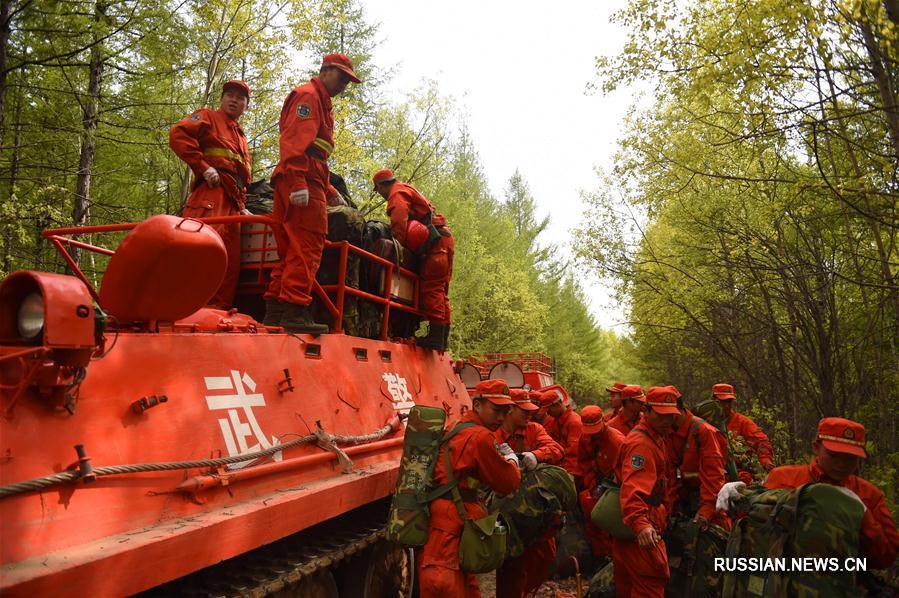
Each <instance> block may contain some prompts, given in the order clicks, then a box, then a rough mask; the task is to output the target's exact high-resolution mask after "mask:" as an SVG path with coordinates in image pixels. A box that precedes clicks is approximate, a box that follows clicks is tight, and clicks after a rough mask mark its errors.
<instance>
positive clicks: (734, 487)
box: [715, 482, 746, 511]
mask: <svg viewBox="0 0 899 598" xmlns="http://www.w3.org/2000/svg"><path fill="white" fill-rule="evenodd" d="M745 487H746V484H745V483H743V482H728V483H727V484H724V485H723V486H721V490H719V491H718V500H716V501H715V509H717V510H719V511H729V510H730V506H731V503H732V502H733V501H736V500H737V499H739V498H740V497H741V496H742V495H741V494H740V492H739V490H740V488H745Z"/></svg>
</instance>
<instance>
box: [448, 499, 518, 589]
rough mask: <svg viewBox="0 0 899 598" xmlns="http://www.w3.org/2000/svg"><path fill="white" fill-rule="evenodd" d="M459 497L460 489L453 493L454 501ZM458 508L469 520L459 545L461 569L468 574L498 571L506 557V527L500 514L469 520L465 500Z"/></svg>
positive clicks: (457, 503) (466, 522)
mask: <svg viewBox="0 0 899 598" xmlns="http://www.w3.org/2000/svg"><path fill="white" fill-rule="evenodd" d="M458 494H459V490H458V488H457V489H455V490H454V492H453V499H454V500H455V499H456V496H458ZM456 505H457V506H458V507H459V509H460V513H461V514H462V518H463V519H464V520H465V525H464V526H463V528H462V540H461V542H459V567H460V568H461V569H462V570H463V571H465V572H467V573H488V572H490V571H494V570H496V569H498V568H499V566H500V565H502V564H503V559H504V558H505V557H506V526H504V525H503V524H502V522H501V521H499V513H491V514H489V515H487V516H486V517H481V518H480V519H469V518H468V516H467V515H465V508H464V507H463V506H462V497H461V496H459V498H458V501H457V502H456Z"/></svg>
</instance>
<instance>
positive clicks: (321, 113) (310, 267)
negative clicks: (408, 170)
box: [264, 54, 360, 334]
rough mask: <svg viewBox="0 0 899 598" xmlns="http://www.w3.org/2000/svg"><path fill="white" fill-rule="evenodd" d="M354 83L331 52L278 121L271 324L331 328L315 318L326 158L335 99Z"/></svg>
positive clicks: (345, 61) (348, 65)
mask: <svg viewBox="0 0 899 598" xmlns="http://www.w3.org/2000/svg"><path fill="white" fill-rule="evenodd" d="M350 81H352V82H353V83H360V80H359V77H357V76H356V74H355V73H354V72H353V63H352V62H350V59H349V58H347V57H346V56H344V55H343V54H328V55H327V56H325V57H324V59H323V60H322V65H321V69H320V70H319V74H318V76H317V77H313V78H312V80H311V81H309V82H308V83H305V84H303V85H300V86H299V87H297V88H296V89H294V90H293V91H291V92H290V95H288V96H287V99H286V100H284V106H283V107H282V108H281V117H280V119H279V122H278V126H279V130H280V132H281V137H280V161H279V162H278V166H277V167H276V168H275V172H274V173H273V174H272V185H273V186H274V189H275V203H274V211H273V213H272V218H273V219H274V220H276V221H277V222H278V223H279V224H278V225H276V226H274V227H273V228H272V232H274V234H275V240H276V241H277V243H278V257H279V258H280V261H279V262H278V263H277V265H276V266H275V268H274V269H273V270H272V274H271V281H270V283H269V286H268V290H267V291H266V293H265V320H264V323H265V324H266V325H267V326H279V325H280V326H283V327H284V328H285V329H286V330H287V331H289V332H308V333H313V334H318V333H322V332H327V330H328V327H327V326H326V325H324V324H318V323H316V322H315V321H313V319H312V315H311V313H310V311H309V305H310V303H312V294H311V293H312V285H313V283H314V282H315V274H316V272H317V271H318V266H319V264H320V263H321V258H322V250H323V249H324V246H325V235H326V234H327V232H328V214H327V202H328V197H329V196H331V195H334V194H335V190H334V189H333V187H331V185H330V183H329V182H328V157H329V156H330V155H331V153H332V152H333V151H334V115H333V114H332V112H331V108H332V106H331V98H333V97H335V96H337V95H339V94H340V93H342V92H343V90H344V89H346V86H347V85H348V84H349V83H350Z"/></svg>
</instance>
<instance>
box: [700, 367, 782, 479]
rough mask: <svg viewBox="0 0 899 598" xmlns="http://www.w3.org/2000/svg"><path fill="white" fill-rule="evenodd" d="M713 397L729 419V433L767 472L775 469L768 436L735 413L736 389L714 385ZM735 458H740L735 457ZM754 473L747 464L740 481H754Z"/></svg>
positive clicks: (744, 417) (742, 416) (741, 468)
mask: <svg viewBox="0 0 899 598" xmlns="http://www.w3.org/2000/svg"><path fill="white" fill-rule="evenodd" d="M712 396H714V397H715V399H717V400H718V401H720V402H721V407H722V408H723V409H724V417H725V418H726V419H727V431H728V433H730V434H734V435H737V436H739V437H741V438H742V439H743V440H744V441H745V442H746V443H747V444H748V445H749V448H750V450H752V451H753V452H754V453H755V455H756V456H757V457H758V460H759V465H761V466H762V468H763V469H764V470H765V471H771V470H772V469H774V449H773V448H772V447H771V441H770V440H769V439H768V436H767V435H766V434H765V433H764V432H762V430H761V429H760V428H759V427H758V426H757V425H756V423H755V422H754V421H752V420H751V419H750V418H748V417H746V416H745V415H743V414H742V413H738V412H736V411H734V401H736V399H737V396H736V395H735V394H734V387H733V386H732V385H730V384H714V385H713V386H712ZM735 452H736V451H735ZM735 457H738V456H737V455H735ZM738 465H739V464H738ZM753 473H754V472H752V471H749V469H747V468H746V467H745V464H744V466H743V467H740V468H739V475H740V479H741V480H743V481H744V482H746V483H749V482H751V481H752V476H753Z"/></svg>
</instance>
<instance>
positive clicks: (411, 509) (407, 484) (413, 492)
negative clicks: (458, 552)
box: [387, 405, 475, 546]
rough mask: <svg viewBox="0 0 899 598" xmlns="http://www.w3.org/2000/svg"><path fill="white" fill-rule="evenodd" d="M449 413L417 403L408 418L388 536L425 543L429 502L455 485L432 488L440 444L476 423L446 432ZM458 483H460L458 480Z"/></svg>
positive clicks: (393, 539)
mask: <svg viewBox="0 0 899 598" xmlns="http://www.w3.org/2000/svg"><path fill="white" fill-rule="evenodd" d="M445 423H446V412H445V411H444V410H443V409H440V408H439V407H427V406H425V405H415V406H414V407H412V409H411V410H410V411H409V418H408V419H407V420H406V433H405V436H404V437H403V458H402V460H401V461H400V471H399V476H398V477H397V481H396V491H395V492H394V495H393V499H392V500H391V503H390V514H389V515H388V517H387V539H388V540H390V541H391V542H396V543H398V544H402V545H404V546H424V544H425V542H427V541H428V524H429V523H430V520H431V512H430V508H429V507H430V503H431V501H432V500H434V499H435V498H438V497H439V496H442V495H443V494H446V493H447V492H449V491H450V490H452V487H453V486H454V485H455V484H444V485H443V486H440V487H439V488H437V489H436V490H432V484H431V482H432V478H433V477H434V466H435V464H436V462H437V455H438V454H439V452H440V446H441V445H442V444H443V443H445V442H447V441H448V440H449V439H450V438H452V437H453V436H455V435H456V434H457V433H458V432H460V431H461V430H464V429H465V428H467V427H469V426H473V425H475V424H474V422H464V423H460V424H456V426H455V427H454V428H453V430H452V431H451V432H449V433H447V434H444V425H445ZM456 483H458V482H456Z"/></svg>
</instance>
